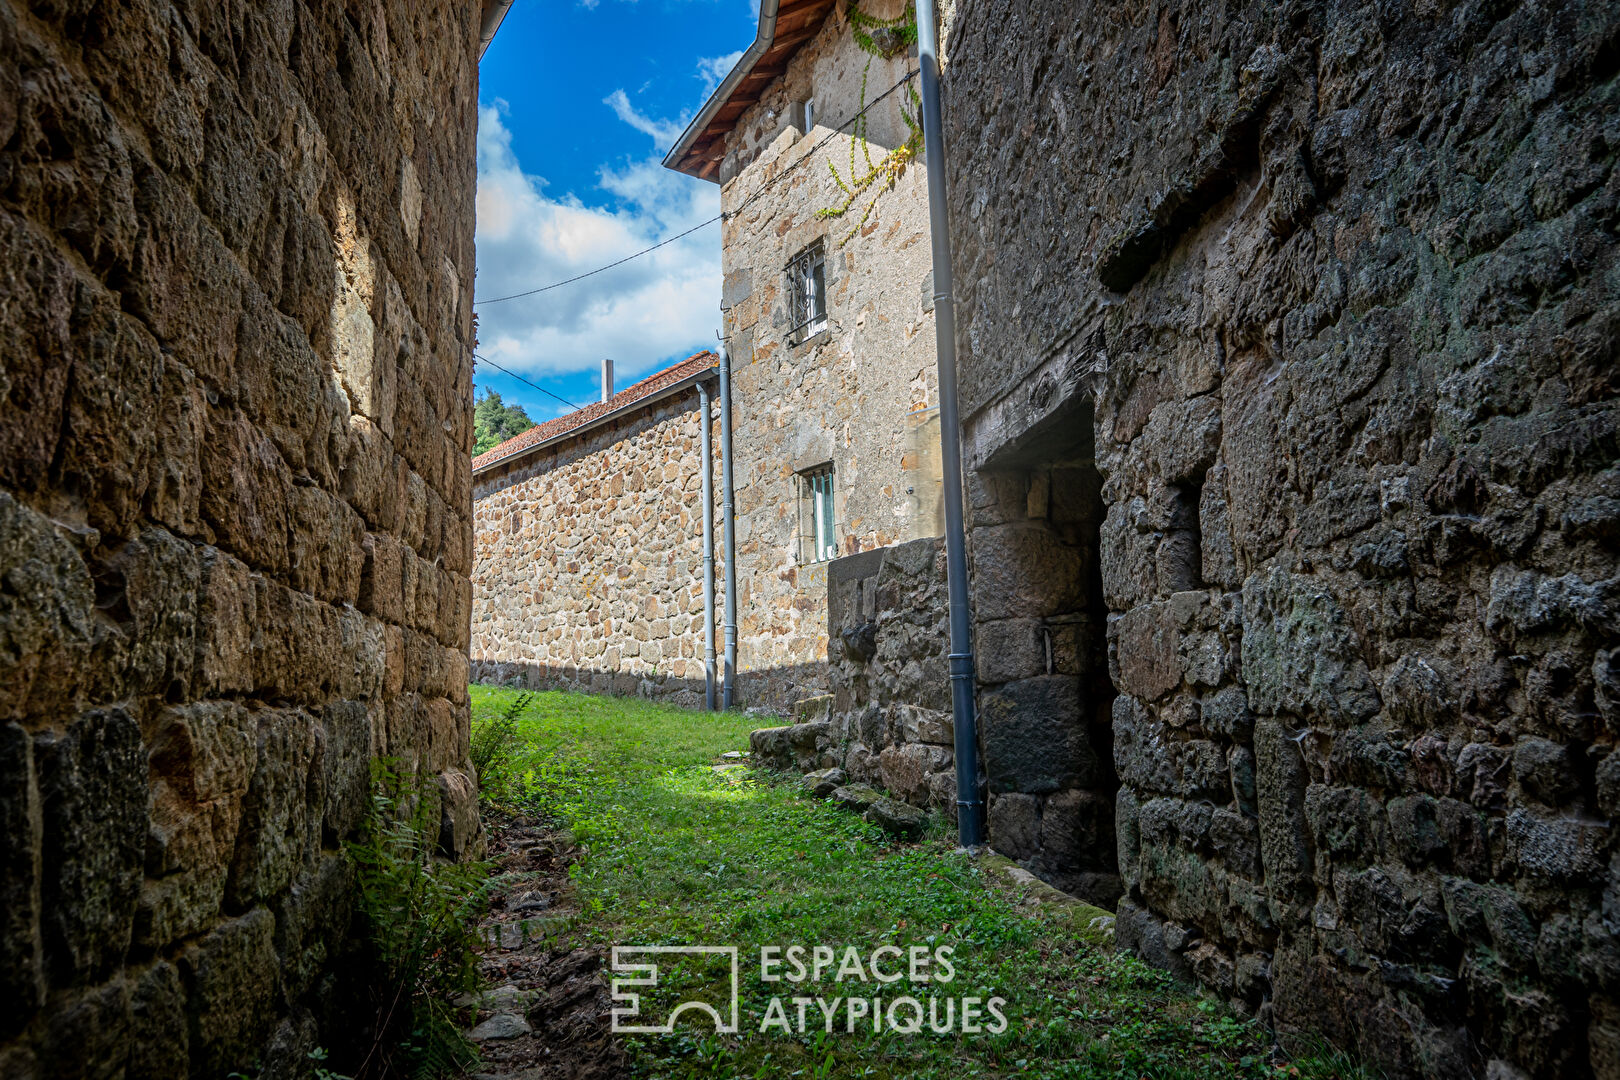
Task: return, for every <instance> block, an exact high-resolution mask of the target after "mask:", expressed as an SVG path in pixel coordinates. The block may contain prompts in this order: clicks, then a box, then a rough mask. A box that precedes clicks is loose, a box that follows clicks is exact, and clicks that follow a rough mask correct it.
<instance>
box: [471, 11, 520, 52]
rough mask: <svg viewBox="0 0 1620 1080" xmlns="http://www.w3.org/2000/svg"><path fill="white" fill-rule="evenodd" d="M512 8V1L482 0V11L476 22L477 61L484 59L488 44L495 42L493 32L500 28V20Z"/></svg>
mask: <svg viewBox="0 0 1620 1080" xmlns="http://www.w3.org/2000/svg"><path fill="white" fill-rule="evenodd" d="M511 8H512V0H483V10H482V12H481V14H480V18H479V21H478V59H480V60H482V59H483V58H484V53H485V52H486V51H487V50H488V49H489V43H490V42H492V41H494V40H495V31H497V30H499V29H500V28H501V20H502V19H504V18H506V13H507V12H508V11H509V10H511Z"/></svg>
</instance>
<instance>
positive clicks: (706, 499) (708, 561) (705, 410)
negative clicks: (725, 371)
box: [697, 383, 714, 712]
mask: <svg viewBox="0 0 1620 1080" xmlns="http://www.w3.org/2000/svg"><path fill="white" fill-rule="evenodd" d="M697 392H698V412H699V413H701V414H702V417H703V419H702V421H701V422H700V423H699V425H698V427H699V431H700V438H701V439H702V442H703V448H702V450H701V452H700V453H699V455H698V456H699V458H700V459H701V461H702V465H701V468H702V469H703V707H704V708H705V709H708V710H709V711H710V712H713V711H714V450H713V448H712V447H711V446H710V443H711V441H712V435H711V431H712V423H711V418H710V416H709V388H708V386H706V385H705V384H703V383H698V384H697Z"/></svg>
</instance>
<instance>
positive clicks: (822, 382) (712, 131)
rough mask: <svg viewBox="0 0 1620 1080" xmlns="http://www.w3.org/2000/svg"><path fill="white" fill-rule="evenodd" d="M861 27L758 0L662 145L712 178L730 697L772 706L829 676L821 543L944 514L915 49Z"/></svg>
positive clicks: (801, 7)
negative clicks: (744, 28) (729, 444)
mask: <svg viewBox="0 0 1620 1080" xmlns="http://www.w3.org/2000/svg"><path fill="white" fill-rule="evenodd" d="M867 6H868V7H869V8H870V14H871V15H872V16H874V17H877V18H879V19H892V18H894V17H896V16H903V14H904V11H905V5H904V3H903V2H902V0H884V2H883V3H877V2H873V3H870V4H868V5H867ZM856 29H857V28H856V27H852V26H851V24H850V21H849V18H848V14H847V10H846V6H845V5H844V4H837V5H835V4H834V3H833V0H763V2H762V3H761V6H760V30H759V37H758V39H757V41H756V43H755V45H754V46H753V47H752V48H751V49H749V50H748V51H747V52H746V53H745V54H744V56H743V58H742V60H741V61H740V62H739V63H738V65H737V67H736V68H735V69H734V70H733V71H732V72H731V74H730V75H729V76H728V77H727V78H726V79H725V81H724V82H722V83H721V85H720V86H719V87H718V88H717V89H716V90H715V92H714V94H713V96H712V97H711V98H710V99H709V100H708V102H706V103H705V104H704V106H703V108H702V109H701V110H700V111H699V113H698V114H697V116H696V118H695V119H694V120H693V121H692V123H691V125H690V126H689V127H688V128H687V130H686V132H685V133H684V134H683V135H682V137H681V139H680V140H679V141H678V142H677V143H676V145H675V147H674V149H672V150H671V151H670V153H669V156H668V157H667V158H666V159H665V164H666V165H668V166H669V167H671V168H674V169H677V170H679V171H681V172H684V173H687V174H689V175H692V176H697V177H700V178H702V179H704V180H708V181H713V182H717V183H719V184H720V185H721V189H720V191H721V195H720V197H721V207H722V211H723V213H724V215H725V220H724V223H723V226H722V227H723V229H724V233H723V239H722V249H721V259H722V264H723V268H724V271H725V291H724V295H723V297H722V299H721V307H722V309H723V312H724V333H725V335H726V340H727V343H728V346H729V349H730V355H731V358H732V367H733V416H732V420H733V425H734V437H733V438H734V453H735V454H736V462H737V468H736V529H737V601H738V616H739V624H740V629H739V638H738V650H737V652H738V661H737V670H738V701H739V702H740V703H741V704H743V705H745V706H749V707H761V708H764V709H767V710H772V711H787V710H788V709H790V708H791V707H792V706H793V705H794V704H795V703H796V702H798V701H799V700H801V699H804V698H807V697H812V696H817V695H820V694H823V693H825V692H826V691H827V689H828V687H829V684H828V651H827V650H828V637H827V589H828V577H827V567H828V563H829V561H830V560H831V559H834V558H837V557H840V556H845V555H851V554H854V553H856V552H863V551H869V550H872V549H875V548H882V547H887V546H889V545H893V544H898V543H903V542H906V541H910V540H915V539H919V538H926V537H933V536H938V535H939V534H940V531H941V528H942V520H941V511H940V503H939V486H940V481H939V477H940V467H939V414H938V401H937V400H936V397H935V366H934V323H933V313H932V312H933V285H932V280H931V276H930V259H929V244H928V195H927V185H926V183H925V180H924V176H923V172H922V168H921V164H920V162H919V163H918V164H917V165H915V166H914V167H903V166H904V163H905V160H906V157H907V154H906V148H907V146H908V143H910V142H911V140H912V129H911V127H910V126H909V124H908V122H907V117H908V116H912V117H915V115H916V114H915V105H914V102H913V99H912V97H911V93H910V91H911V88H912V87H914V85H915V79H914V78H913V76H914V74H915V71H916V60H915V57H913V56H912V55H911V50H909V49H908V48H907V45H906V41H905V39H904V36H903V35H902V34H900V33H897V32H894V31H884V30H881V29H880V30H878V31H877V32H876V35H875V36H876V39H877V44H876V45H875V46H874V48H875V49H876V51H875V52H873V51H866V50H865V49H863V48H862V47H861V45H860V43H859V42H858V41H857V37H856V33H855V30H856ZM863 110H864V114H863ZM857 118H858V119H857ZM895 151H898V152H900V154H899V156H898V157H890V156H889V155H890V154H891V152H895ZM886 162H888V163H891V164H892V166H893V167H892V168H889V169H888V170H887V171H883V170H882V167H883V166H884V163H886ZM874 167H878V171H877V172H876V173H875V172H874ZM834 170H836V176H837V178H836V179H835V174H834ZM863 181H864V186H862V184H863ZM840 184H842V185H843V186H844V187H842V188H841V186H840ZM844 188H848V189H849V191H848V192H846V191H845V190H844ZM850 192H853V195H851V194H850ZM846 205H847V207H848V209H847V210H845V211H844V212H842V213H829V211H837V210H839V209H840V208H842V207H845V206H846Z"/></svg>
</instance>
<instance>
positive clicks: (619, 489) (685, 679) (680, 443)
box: [471, 352, 724, 706]
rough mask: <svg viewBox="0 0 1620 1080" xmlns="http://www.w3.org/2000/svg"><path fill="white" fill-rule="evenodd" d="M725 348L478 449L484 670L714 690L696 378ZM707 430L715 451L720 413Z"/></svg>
mask: <svg viewBox="0 0 1620 1080" xmlns="http://www.w3.org/2000/svg"><path fill="white" fill-rule="evenodd" d="M715 360H716V357H715V355H714V354H713V353H710V352H701V353H698V354H697V355H696V356H693V357H691V358H689V359H687V360H683V361H682V362H681V363H679V364H676V365H674V366H673V367H669V368H666V369H665V370H663V371H660V372H657V373H656V374H653V375H650V376H648V377H647V378H645V379H643V380H641V381H640V382H638V383H636V384H635V385H633V386H630V387H628V388H627V389H625V390H622V391H620V392H619V393H617V394H614V395H612V396H611V397H610V398H609V399H608V400H606V401H601V402H597V403H596V404H594V405H590V406H587V407H586V408H584V409H581V410H579V411H578V412H574V413H570V414H568V415H567V416H562V417H559V418H557V419H555V420H551V421H548V422H546V423H544V424H540V425H539V426H537V427H533V428H530V429H529V430H528V431H525V432H523V433H522V434H520V435H518V436H516V437H514V438H511V439H508V440H507V441H505V442H503V443H501V444H500V445H499V446H496V447H494V448H492V449H491V450H489V451H488V452H487V453H484V454H480V455H479V456H478V457H476V458H474V459H473V545H474V555H473V601H472V662H471V666H472V677H473V679H474V680H475V681H478V682H489V683H499V684H503V685H504V684H513V683H515V684H518V685H522V686H530V687H543V688H548V689H570V690H581V691H588V692H595V693H615V694H640V695H642V696H645V697H663V698H668V699H669V700H671V701H672V702H674V703H677V704H685V705H692V706H697V705H701V704H703V691H704V670H703V664H704V655H703V654H704V622H703V614H704V611H703V556H704V550H703V488H702V484H703V479H704V478H703V471H702V453H701V451H702V430H703V424H702V413H701V411H700V397H701V395H700V388H712V384H713V381H714V378H715V374H716V372H715ZM711 397H712V395H711ZM710 408H711V410H712V411H714V412H717V411H718V407H717V406H716V405H715V404H714V403H713V402H712V401H711V404H710ZM711 419H712V416H711ZM710 438H711V451H715V450H716V444H717V440H718V424H714V425H712V426H711V436H710ZM710 481H711V483H712V482H713V474H711V477H710ZM718 547H719V544H718V541H717V542H716V548H717V549H718ZM721 554H722V553H721V552H720V551H718V550H716V551H715V552H714V557H715V566H716V573H717V574H718V573H719V572H720V568H721V567H723V565H724V564H723V562H722V561H721V557H720V556H721Z"/></svg>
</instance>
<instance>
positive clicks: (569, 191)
mask: <svg viewBox="0 0 1620 1080" xmlns="http://www.w3.org/2000/svg"><path fill="white" fill-rule="evenodd" d="M758 13H759V7H758V0H584V2H580V0H517V2H516V3H515V4H514V5H513V6H512V10H511V12H510V13H509V14H508V15H507V17H506V22H505V23H504V24H503V25H502V26H501V30H500V33H499V34H498V35H497V36H496V38H495V41H494V43H493V44H492V45H491V46H490V48H489V51H488V52H487V53H486V54H485V55H484V60H483V64H482V65H481V72H480V74H481V84H482V85H481V88H480V92H479V125H478V280H477V286H476V290H475V295H476V296H477V297H478V298H480V299H483V298H486V297H495V296H502V295H506V294H508V293H514V292H521V291H523V290H525V289H532V288H535V287H537V286H540V285H547V284H550V283H552V282H554V281H560V280H562V279H564V278H569V277H573V276H574V275H575V274H579V273H583V272H584V271H586V270H591V269H594V268H595V267H598V266H601V265H603V264H605V263H609V262H612V261H614V260H615V259H619V258H623V257H624V256H625V255H628V254H630V253H632V252H634V251H637V250H639V249H641V248H644V247H647V246H649V245H650V244H653V243H656V242H657V241H659V240H662V239H663V238H665V237H666V236H670V235H673V234H675V233H679V232H682V231H684V230H685V229H688V228H690V227H691V226H693V225H695V224H697V223H698V222H700V221H703V220H704V219H706V218H710V217H713V216H715V215H716V214H717V213H719V209H720V196H719V189H718V188H717V187H716V186H715V185H713V184H710V183H706V182H704V181H700V180H695V179H692V178H691V177H687V176H683V175H681V174H679V173H674V172H670V171H669V170H667V169H665V168H663V166H662V165H661V164H659V162H660V161H661V159H662V157H663V155H664V152H665V151H666V150H667V149H668V148H669V146H670V144H671V143H672V142H673V141H674V139H675V137H676V136H677V135H678V134H679V133H680V131H681V129H682V128H683V127H684V126H685V123H686V121H687V120H688V119H690V117H691V116H692V114H693V113H695V112H696V111H697V108H698V107H699V106H700V105H701V104H702V103H703V100H704V99H705V98H706V97H707V96H708V93H709V91H710V90H711V89H712V88H713V87H714V85H715V84H716V83H717V82H718V81H719V80H720V79H721V78H722V77H723V76H724V75H725V73H726V72H727V71H729V70H730V68H731V65H732V64H733V63H734V62H735V60H736V57H737V56H738V54H739V53H740V51H741V50H742V49H743V48H745V47H746V46H747V45H748V43H749V42H750V41H752V40H753V37H754V29H755V21H756V19H757V17H758ZM719 303H720V227H719V226H718V225H710V226H708V227H707V228H704V229H700V230H699V231H698V232H696V233H694V234H693V235H692V236H691V237H689V238H687V239H685V240H682V241H680V242H678V243H675V244H671V245H670V246H669V247H666V248H663V249H661V250H660V251H658V252H655V253H654V254H652V255H649V256H644V257H643V258H640V259H637V260H635V261H634V262H631V263H628V264H626V265H625V266H622V267H619V268H617V269H614V270H610V271H607V272H606V273H603V274H599V275H597V276H595V277H593V278H590V279H588V280H586V281H583V282H579V283H577V284H574V285H568V286H565V287H563V288H560V289H555V290H552V291H550V292H547V293H544V294H541V295H539V296H534V297H527V298H524V299H519V300H512V301H509V302H506V303H500V304H480V305H479V306H478V307H477V309H476V310H477V312H478V321H479V333H478V337H479V350H478V351H479V352H480V353H482V354H483V355H484V356H486V357H489V358H490V359H491V360H493V361H494V362H495V363H498V364H500V365H501V366H502V367H506V368H510V369H511V370H513V371H515V372H518V373H520V374H522V375H524V376H526V377H527V378H529V379H531V380H533V381H534V382H536V383H539V384H540V385H541V386H544V387H547V388H548V389H551V390H553V391H555V392H556V393H558V394H560V395H562V396H563V397H565V398H567V399H569V400H570V401H573V402H574V403H576V404H579V405H584V404H587V403H589V402H590V401H593V400H595V398H596V396H597V394H598V386H597V379H598V368H599V366H600V363H601V360H602V358H603V357H604V356H607V357H612V358H613V361H614V364H615V366H616V369H617V371H616V382H617V383H618V387H619V388H620V389H622V388H623V387H625V386H627V385H629V383H630V382H631V381H633V380H634V379H636V378H639V377H641V376H642V375H645V374H647V373H649V372H651V371H655V370H657V369H658V368H660V367H663V366H665V365H667V364H669V363H671V362H673V361H675V360H679V359H683V358H685V357H686V356H689V355H690V354H691V353H692V352H694V351H695V350H697V349H699V348H703V347H705V346H707V345H710V344H712V343H713V338H714V330H715V329H716V328H717V327H718V326H719V319H720V315H719ZM476 382H477V385H478V386H479V387H481V388H482V387H493V388H494V389H496V390H498V391H499V392H500V394H501V396H502V398H504V399H506V400H507V401H509V402H518V403H521V404H522V405H523V406H524V407H525V408H527V409H528V412H529V415H530V416H531V417H533V418H534V419H536V420H546V419H550V418H551V417H553V416H557V415H560V414H561V413H564V412H567V411H569V410H568V409H567V408H566V407H565V406H563V405H561V404H559V403H558V402H556V401H554V400H552V399H551V398H548V397H546V396H545V395H544V394H542V393H540V392H539V391H536V390H534V389H531V388H530V387H528V386H525V385H523V384H522V383H521V382H518V381H517V380H515V379H511V378H508V377H507V376H505V375H503V374H501V373H500V372H498V371H496V370H495V368H493V367H492V366H490V365H488V364H482V363H481V364H479V365H478V372H477V375H476Z"/></svg>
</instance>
